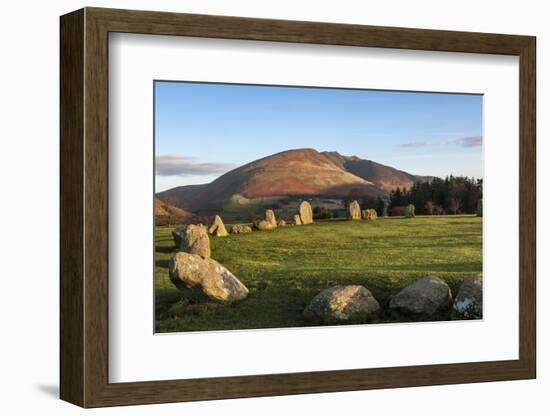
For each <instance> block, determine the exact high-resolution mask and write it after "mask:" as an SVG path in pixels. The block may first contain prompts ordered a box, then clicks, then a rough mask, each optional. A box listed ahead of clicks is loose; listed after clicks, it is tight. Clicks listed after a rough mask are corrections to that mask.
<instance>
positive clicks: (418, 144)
mask: <svg viewBox="0 0 550 416" xmlns="http://www.w3.org/2000/svg"><path fill="white" fill-rule="evenodd" d="M435 143H436V142H428V141H417V142H409V143H401V144H399V145H398V146H399V147H405V148H406V147H428V146H433V145H434V144H435Z"/></svg>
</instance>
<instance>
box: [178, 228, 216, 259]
mask: <svg viewBox="0 0 550 416" xmlns="http://www.w3.org/2000/svg"><path fill="white" fill-rule="evenodd" d="M172 237H173V238H174V243H175V244H176V248H177V249H178V250H181V251H186V252H187V253H191V254H197V255H199V256H203V257H210V239H209V238H208V234H207V232H206V227H205V226H204V225H202V224H197V225H194V224H189V225H183V226H181V227H178V228H176V229H175V230H174V231H172Z"/></svg>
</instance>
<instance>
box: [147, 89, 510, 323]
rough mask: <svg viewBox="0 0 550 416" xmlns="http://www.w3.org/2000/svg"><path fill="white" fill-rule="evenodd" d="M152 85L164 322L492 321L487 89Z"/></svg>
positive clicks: (160, 317) (158, 287) (158, 286)
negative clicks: (486, 212)
mask: <svg viewBox="0 0 550 416" xmlns="http://www.w3.org/2000/svg"><path fill="white" fill-rule="evenodd" d="M153 89H154V134H153V140H154V144H153V145H154V173H153V174H154V175H155V177H154V182H155V189H154V195H151V197H152V199H153V201H152V203H154V248H155V249H154V259H155V268H154V276H153V279H154V302H155V310H154V313H155V328H154V331H155V333H174V332H194V331H220V330H223V331H230V330H251V329H272V328H296V327H318V326H335V325H380V324H403V323H409V324H411V323H412V324H414V323H418V322H435V321H457V320H461V321H464V320H481V319H483V280H482V276H483V274H482V273H483V256H482V247H483V95H482V94H463V93H457V92H452V93H442V92H430V91H389V90H370V89H358V88H332V87H318V86H286V85H252V84H231V83H208V82H191V81H189V82H188V81H171V80H155V81H154V83H153ZM502 197H503V198H505V196H504V195H503V196H502ZM503 201H504V199H503ZM449 324H450V323H449Z"/></svg>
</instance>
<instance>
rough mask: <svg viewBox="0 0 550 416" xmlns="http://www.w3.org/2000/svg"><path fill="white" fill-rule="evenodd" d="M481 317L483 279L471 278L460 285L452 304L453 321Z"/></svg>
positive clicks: (479, 276)
mask: <svg viewBox="0 0 550 416" xmlns="http://www.w3.org/2000/svg"><path fill="white" fill-rule="evenodd" d="M482 315H483V278H482V276H481V275H480V274H478V275H476V276H472V277H470V278H468V279H466V280H464V282H462V285H460V289H459V290H458V294H457V295H456V297H455V300H454V303H453V319H481V318H482Z"/></svg>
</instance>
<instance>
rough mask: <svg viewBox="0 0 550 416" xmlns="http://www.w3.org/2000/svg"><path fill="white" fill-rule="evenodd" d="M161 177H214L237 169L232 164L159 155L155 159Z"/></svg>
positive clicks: (157, 171)
mask: <svg viewBox="0 0 550 416" xmlns="http://www.w3.org/2000/svg"><path fill="white" fill-rule="evenodd" d="M155 162H156V166H155V170H156V174H157V175H159V176H176V175H179V176H190V175H213V174H221V173H225V172H227V171H229V170H231V169H233V168H234V167H235V165H232V164H230V163H220V162H200V161H199V160H198V159H197V158H195V157H190V156H178V155H159V156H157V157H156V159H155Z"/></svg>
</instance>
